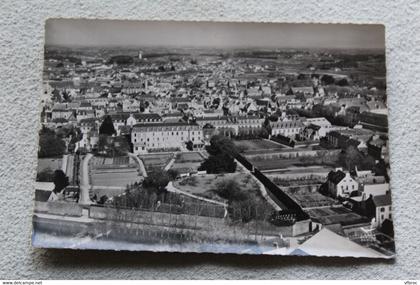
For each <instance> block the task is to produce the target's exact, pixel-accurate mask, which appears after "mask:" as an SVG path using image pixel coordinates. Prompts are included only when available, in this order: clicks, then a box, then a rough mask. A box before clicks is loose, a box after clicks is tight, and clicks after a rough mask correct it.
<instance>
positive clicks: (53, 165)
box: [38, 158, 63, 172]
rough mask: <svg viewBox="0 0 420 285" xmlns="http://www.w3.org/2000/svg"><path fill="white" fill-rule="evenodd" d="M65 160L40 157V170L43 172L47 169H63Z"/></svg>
mask: <svg viewBox="0 0 420 285" xmlns="http://www.w3.org/2000/svg"><path fill="white" fill-rule="evenodd" d="M62 162H63V159H62V158H39V159H38V172H41V171H43V170H45V169H48V168H49V169H51V170H52V171H54V170H56V169H61V164H62Z"/></svg>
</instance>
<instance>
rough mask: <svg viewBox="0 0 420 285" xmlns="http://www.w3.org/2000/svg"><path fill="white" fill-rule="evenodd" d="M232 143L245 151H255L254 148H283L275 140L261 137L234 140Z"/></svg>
mask: <svg viewBox="0 0 420 285" xmlns="http://www.w3.org/2000/svg"><path fill="white" fill-rule="evenodd" d="M233 143H234V144H235V146H236V147H238V148H239V149H240V150H242V151H244V152H245V153H246V152H247V151H255V150H265V151H267V150H270V149H272V150H279V149H282V148H284V147H283V146H281V145H280V144H277V143H275V142H271V141H268V140H263V139H254V140H234V141H233Z"/></svg>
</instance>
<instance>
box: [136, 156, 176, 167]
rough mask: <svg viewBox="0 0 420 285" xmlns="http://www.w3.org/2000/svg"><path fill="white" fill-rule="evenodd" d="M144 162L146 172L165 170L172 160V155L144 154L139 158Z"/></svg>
mask: <svg viewBox="0 0 420 285" xmlns="http://www.w3.org/2000/svg"><path fill="white" fill-rule="evenodd" d="M139 157H140V159H141V160H142V161H143V163H144V165H145V167H146V170H151V169H154V168H160V169H163V168H164V167H165V166H166V165H167V164H168V163H169V161H170V160H171V159H172V157H173V154H172V153H156V154H144V155H140V156H139Z"/></svg>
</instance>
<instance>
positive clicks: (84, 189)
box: [79, 153, 93, 205]
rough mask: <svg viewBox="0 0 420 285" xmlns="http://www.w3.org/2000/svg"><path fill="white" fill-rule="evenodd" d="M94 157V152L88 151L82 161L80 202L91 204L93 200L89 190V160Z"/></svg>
mask: <svg viewBox="0 0 420 285" xmlns="http://www.w3.org/2000/svg"><path fill="white" fill-rule="evenodd" d="M92 157H93V154H91V153H88V154H87V155H86V156H85V158H84V159H83V161H82V166H81V168H82V169H81V172H80V175H81V177H80V197H79V204H82V205H90V204H91V203H92V202H91V200H90V198H89V191H90V188H91V185H90V181H89V161H90V159H91V158H92Z"/></svg>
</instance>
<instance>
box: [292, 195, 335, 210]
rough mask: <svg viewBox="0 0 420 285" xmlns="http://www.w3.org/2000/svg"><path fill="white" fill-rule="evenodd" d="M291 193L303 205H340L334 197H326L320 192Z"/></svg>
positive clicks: (309, 206)
mask: <svg viewBox="0 0 420 285" xmlns="http://www.w3.org/2000/svg"><path fill="white" fill-rule="evenodd" d="M289 195H290V196H291V197H292V198H293V199H294V200H295V201H296V202H297V203H298V204H299V205H300V206H301V207H302V208H313V207H324V206H333V205H338V204H339V203H338V202H337V201H335V200H334V199H332V198H329V197H326V196H324V195H322V194H320V193H307V194H290V193H289Z"/></svg>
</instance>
